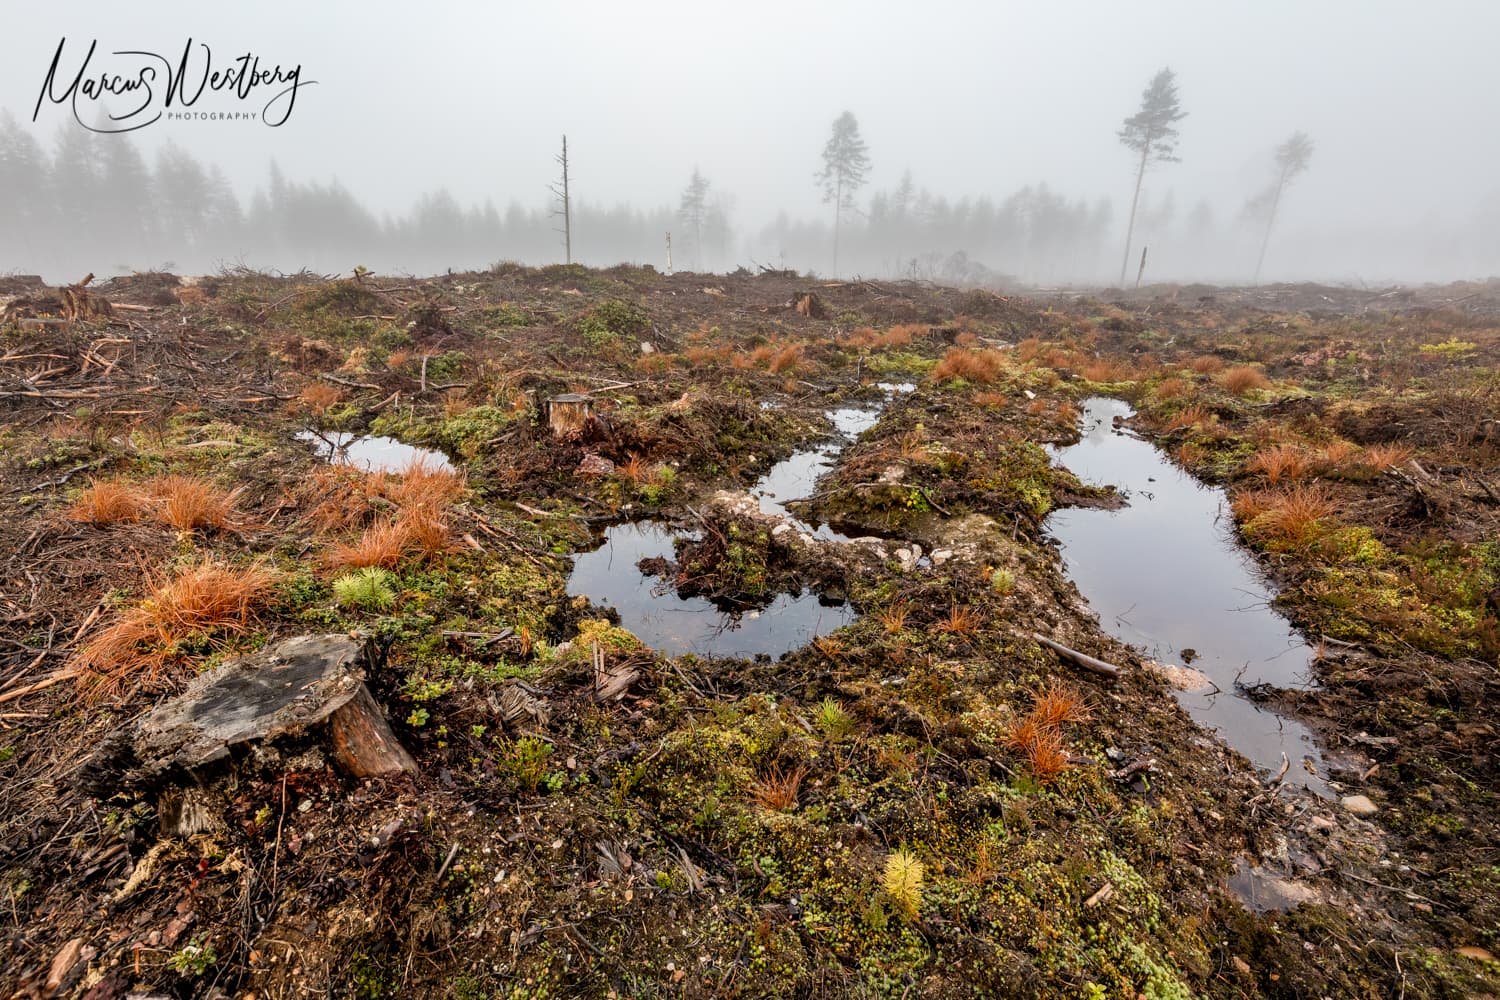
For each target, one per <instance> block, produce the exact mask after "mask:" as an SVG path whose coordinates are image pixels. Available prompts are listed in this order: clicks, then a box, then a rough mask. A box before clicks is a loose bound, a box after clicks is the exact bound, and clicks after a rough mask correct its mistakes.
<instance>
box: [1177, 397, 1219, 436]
mask: <svg viewBox="0 0 1500 1000" xmlns="http://www.w3.org/2000/svg"><path fill="white" fill-rule="evenodd" d="M1213 416H1214V414H1213V411H1212V410H1210V409H1209V408H1208V407H1206V406H1204V405H1203V404H1202V403H1194V404H1192V405H1191V406H1184V407H1183V408H1182V409H1181V410H1178V411H1177V413H1176V414H1174V415H1173V416H1172V418H1171V419H1170V420H1168V421H1167V423H1166V429H1167V430H1168V431H1186V430H1195V429H1197V428H1199V427H1202V426H1203V425H1204V424H1207V423H1209V422H1210V421H1211V420H1213Z"/></svg>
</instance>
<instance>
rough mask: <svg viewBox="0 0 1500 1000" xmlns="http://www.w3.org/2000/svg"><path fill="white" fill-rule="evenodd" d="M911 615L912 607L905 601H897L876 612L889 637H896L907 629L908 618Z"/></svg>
mask: <svg viewBox="0 0 1500 1000" xmlns="http://www.w3.org/2000/svg"><path fill="white" fill-rule="evenodd" d="M910 614H911V605H910V604H907V603H906V602H905V601H896V602H895V603H894V604H887V605H886V606H885V607H883V608H881V609H880V610H879V611H878V612H876V617H878V618H879V619H880V626H881V628H883V629H885V632H886V634H887V635H896V634H897V633H898V632H900V631H901V630H902V629H904V628H905V627H906V618H907V616H908V615H910Z"/></svg>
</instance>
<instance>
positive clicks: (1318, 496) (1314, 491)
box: [1230, 483, 1338, 548]
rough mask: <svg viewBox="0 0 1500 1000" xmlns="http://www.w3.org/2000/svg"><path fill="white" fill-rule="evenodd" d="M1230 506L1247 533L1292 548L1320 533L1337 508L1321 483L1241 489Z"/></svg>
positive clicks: (1307, 541) (1276, 544)
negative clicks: (1242, 490)
mask: <svg viewBox="0 0 1500 1000" xmlns="http://www.w3.org/2000/svg"><path fill="white" fill-rule="evenodd" d="M1230 506H1231V508H1232V509H1233V510H1234V515H1235V517H1236V518H1238V519H1239V521H1240V523H1241V524H1242V525H1243V526H1244V528H1245V532H1246V533H1247V534H1249V535H1252V536H1254V537H1255V538H1257V539H1259V540H1261V541H1264V542H1266V543H1267V544H1269V545H1272V546H1277V547H1291V548H1300V547H1303V546H1306V545H1309V544H1311V543H1312V542H1314V541H1316V540H1317V539H1318V538H1319V537H1321V536H1322V535H1323V533H1324V531H1325V529H1326V522H1327V521H1328V519H1329V518H1330V517H1332V516H1333V514H1334V512H1335V511H1336V510H1337V509H1338V508H1337V505H1336V504H1335V503H1334V500H1333V497H1332V495H1331V494H1330V493H1329V492H1328V489H1327V488H1326V487H1325V486H1323V485H1322V484H1321V483H1311V484H1304V483H1299V484H1298V485H1296V486H1292V487H1290V488H1288V489H1285V490H1257V491H1255V492H1252V493H1243V494H1241V495H1240V496H1238V497H1235V499H1234V502H1233V503H1232V504H1231V505H1230Z"/></svg>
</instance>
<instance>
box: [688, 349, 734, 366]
mask: <svg viewBox="0 0 1500 1000" xmlns="http://www.w3.org/2000/svg"><path fill="white" fill-rule="evenodd" d="M731 353H732V352H731V349H730V347H729V345H728V344H722V345H720V346H718V347H689V348H688V349H687V350H685V351H683V352H682V356H683V358H684V359H685V360H686V361H687V363H688V367H689V368H710V367H715V366H718V365H722V364H724V363H725V362H726V361H728V360H729V355H730V354H731Z"/></svg>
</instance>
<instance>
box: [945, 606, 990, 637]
mask: <svg viewBox="0 0 1500 1000" xmlns="http://www.w3.org/2000/svg"><path fill="white" fill-rule="evenodd" d="M980 622H981V619H980V617H979V612H978V611H975V610H974V609H973V608H971V607H969V606H968V605H958V604H955V605H953V606H952V607H951V608H949V609H948V617H947V618H944V619H943V620H942V621H940V622H938V623H937V625H936V626H935V627H936V628H937V630H938V631H939V632H947V633H948V634H950V635H973V634H974V633H975V632H978V631H979V625H980Z"/></svg>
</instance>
